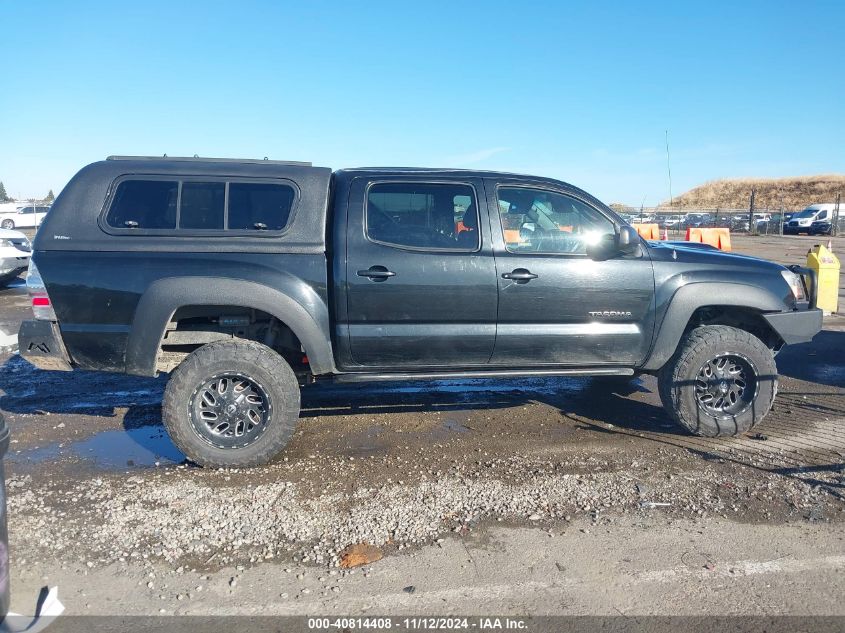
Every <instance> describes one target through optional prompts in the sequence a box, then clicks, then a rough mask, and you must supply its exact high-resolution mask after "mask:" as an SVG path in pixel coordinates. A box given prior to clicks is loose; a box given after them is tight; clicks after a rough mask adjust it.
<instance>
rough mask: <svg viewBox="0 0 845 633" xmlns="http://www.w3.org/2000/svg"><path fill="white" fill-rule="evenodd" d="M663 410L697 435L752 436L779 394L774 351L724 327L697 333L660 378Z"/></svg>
mask: <svg viewBox="0 0 845 633" xmlns="http://www.w3.org/2000/svg"><path fill="white" fill-rule="evenodd" d="M658 390H659V392H660V399H661V401H662V402H663V406H664V407H665V408H666V411H667V412H668V413H669V415H670V416H672V418H674V419H675V421H676V422H678V423H679V424H680V425H681V426H683V427H684V428H686V429H687V430H689V431H690V432H691V433H694V434H695V435H703V436H705V437H718V436H726V435H738V434H740V433H745V432H746V431H749V430H750V429H751V428H752V427H753V426H754V425H755V424H757V423H758V422H760V420H762V419H763V417H764V416H765V415H766V414H767V413H768V412H769V409H771V407H772V402H773V401H774V398H775V394H776V393H777V366H776V365H775V359H774V356H773V355H772V352H771V350H770V349H769V348H768V347H766V345H764V344H763V342H762V341H761V340H760V339H758V338H757V337H756V336H754V335H753V334H751V333H749V332H746V331H744V330H740V329H737V328H733V327H728V326H725V325H707V326H703V327H699V328H696V329H694V330H692V331H691V332H690V333H689V334H687V335H686V337H685V338H684V339H683V340H682V342H681V344H680V345H679V347H678V351H677V352H676V353H675V355H674V356H673V357H672V359H671V360H670V361H669V362H668V363H666V366H664V367H663V369H661V370H660V374H659V375H658Z"/></svg>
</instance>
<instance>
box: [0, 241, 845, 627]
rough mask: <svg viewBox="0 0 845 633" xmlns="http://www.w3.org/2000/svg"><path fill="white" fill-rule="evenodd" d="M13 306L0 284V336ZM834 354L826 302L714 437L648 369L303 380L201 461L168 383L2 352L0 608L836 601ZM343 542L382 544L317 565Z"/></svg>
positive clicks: (394, 608) (841, 384)
mask: <svg viewBox="0 0 845 633" xmlns="http://www.w3.org/2000/svg"><path fill="white" fill-rule="evenodd" d="M817 241H818V240H817V239H808V238H804V237H799V238H776V237H761V238H734V246H735V250H737V251H742V252H748V253H751V254H757V255H760V256H764V257H767V258H770V259H774V260H776V261H781V262H784V263H801V262H803V260H804V254H805V253H806V250H807V248H808V247H809V246H810V245H812V244H813V243H815V242H817ZM836 249H837V251H838V252H845V240H842V239H840V240H839V242H838V244H837V246H836ZM26 314H27V302H26V300H25V294H24V290H23V288H21V287H12V288H9V289H7V290H3V291H0V329H2V330H3V332H6V333H10V332H15V331H16V330H17V324H18V323H19V321H20V319H22V318H25V316H26ZM843 359H845V319H840V318H836V317H833V318H831V319H829V320H828V321H827V322H826V329H825V330H824V331H823V332H822V333H821V334H820V335H819V336H818V337H817V338H816V339H815V341H814V342H813V343H810V344H805V345H798V346H794V347H791V348H788V349H786V350H785V351H784V352H782V353H781V354H780V355H779V356H778V359H777V360H778V368H779V371H780V373H781V385H780V390H779V394H778V397H777V400H776V403H775V407H774V410H773V412H772V413H771V414H770V415H769V417H768V418H767V419H766V421H765V422H764V423H763V425H762V426H761V427H760V428H759V433H756V432H755V434H754V435H753V436H748V437H740V438H734V439H729V440H707V439H702V438H695V437H691V436H689V435H686V434H684V433H682V432H680V431H679V430H678V429H676V428H675V427H674V426H673V425H672V423H671V422H670V421H669V419H668V418H667V416H666V415H665V414H664V413H663V411H662V409H661V408H660V407H659V403H658V398H657V395H656V385H655V381H654V380H653V379H651V378H648V377H647V378H641V379H638V380H636V381H632V382H629V383H615V384H614V383H610V384H609V383H607V382H603V381H599V380H591V379H563V378H561V379H533V380H518V381H499V382H497V381H486V380H467V381H448V382H441V383H439V384H436V385H434V386H432V385H429V384H413V383H395V384H383V385H379V386H378V387H374V388H367V389H362V388H361V387H358V386H356V387H343V386H337V385H332V384H318V385H316V386H313V387H310V388H308V389H307V390H306V391H305V392H304V394H303V414H302V421H301V424H300V427H299V430H298V431H297V433H296V435H295V437H294V439H293V441H292V442H291V444H290V446H289V448H288V449H287V450H286V451H285V452H284V454H283V455H282V456H281V457H280V458H279V459H278V460H277V461H276V462H275V463H274V464H272V465H270V466H267V467H265V468H259V469H255V470H250V471H235V470H231V471H216V472H215V471H205V470H201V469H198V468H194V467H191V466H188V465H185V464H183V463H182V462H183V458H182V456H181V455H180V454H179V453H178V451H177V450H176V449H175V448H174V447H173V446H172V444H170V443H169V441H168V440H167V437H166V435H165V434H164V431H163V429H162V428H161V426H160V409H159V403H160V399H161V394H162V390H163V387H164V380H163V379H156V380H152V379H139V378H128V377H125V376H117V375H108V374H97V373H85V372H74V373H73V374H62V373H45V372H40V371H37V370H35V369H34V368H32V367H31V366H29V365H28V364H27V363H26V362H24V361H22V360H21V359H20V358H19V357H18V356H16V355H15V354H14V353H13V351H11V350H6V351H5V352H3V354H2V356H0V363H2V364H3V370H2V373H0V389H2V392H3V396H2V398H0V408H2V410H3V411H4V412H5V415H6V417H7V420H8V421H9V423H10V425H11V427H12V431H13V440H12V441H13V443H12V445H11V450H10V454H9V455H8V457H7V459H6V465H7V484H8V503H9V521H10V542H11V548H12V582H13V589H12V592H13V609H16V610H19V611H27V610H29V611H31V609H32V605H33V601H34V596H35V594H36V592H37V589H38V588H40V587H41V586H43V585H45V584H50V585H58V586H59V594H60V597H61V598H62V600H63V601H64V603H65V605H66V606H67V609H68V612H70V613H75V614H155V615H158V614H159V613H167V614H172V613H178V614H189V613H190V614H221V613H228V614H233V613H238V614H313V613H333V614H363V613H369V614H379V613H446V612H449V613H492V612H495V613H499V614H504V613H514V614H525V613H533V614H540V613H546V614H569V615H576V614H624V615H632V614H680V613H688V614H750V613H755V614H762V613H765V614H795V615H807V614H838V615H845V603H843V601H842V600H841V597H842V595H843V590H845V574H843V572H845V432H843V429H844V427H845V361H843ZM755 431H756V430H755ZM362 542H366V543H371V544H373V545H376V546H377V547H378V548H379V552H380V553H381V554H383V555H384V558H382V559H381V560H379V561H377V562H373V563H371V564H367V565H364V566H363V567H358V568H356V569H353V570H342V569H340V568H338V567H337V566H336V565H337V562H338V558H339V553H340V552H341V550H343V548H344V547H346V546H348V545H351V544H354V543H362Z"/></svg>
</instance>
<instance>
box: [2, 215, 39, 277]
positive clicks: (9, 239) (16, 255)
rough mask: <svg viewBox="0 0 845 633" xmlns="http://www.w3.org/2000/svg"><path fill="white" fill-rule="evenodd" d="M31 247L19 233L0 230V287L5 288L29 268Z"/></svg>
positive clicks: (24, 236)
mask: <svg viewBox="0 0 845 633" xmlns="http://www.w3.org/2000/svg"><path fill="white" fill-rule="evenodd" d="M31 250H32V247H31V246H30V244H29V240H28V239H27V238H26V235H24V234H23V233H21V232H20V231H7V230H5V229H0V287H3V286H6V285H7V284H8V283H9V282H10V281H12V280H13V279H15V278H17V277H18V275H20V274H21V273H22V272H23V271H25V270H26V269H27V267H28V266H29V256H30V252H31Z"/></svg>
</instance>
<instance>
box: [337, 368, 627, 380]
mask: <svg viewBox="0 0 845 633" xmlns="http://www.w3.org/2000/svg"><path fill="white" fill-rule="evenodd" d="M633 375H634V370H633V369H631V368H630V367H617V368H604V367H594V368H592V369H524V370H508V371H495V370H481V371H450V372H445V371H444V372H413V373H400V374H381V373H379V374H366V373H352V374H337V375H335V376H334V381H335V382H373V381H376V380H379V381H381V380H461V379H466V378H537V377H541V378H542V377H550V376H633Z"/></svg>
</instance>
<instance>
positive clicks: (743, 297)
mask: <svg viewBox="0 0 845 633" xmlns="http://www.w3.org/2000/svg"><path fill="white" fill-rule="evenodd" d="M786 309H788V306H787V305H786V304H785V303H784V301H783V299H782V298H781V297H778V296H777V295H775V294H774V293H772V292H771V291H769V290H767V289H765V288H763V287H760V286H756V285H749V284H739V283H716V282H700V283H692V284H688V285H686V286H682V287H681V288H679V289H678V290H677V291H676V292H675V294H674V295H673V296H672V298H671V300H670V302H669V306H668V307H667V308H666V311H665V314H664V316H663V319H662V320H661V321H660V323H659V325H658V327H657V331H656V334H655V337H654V343H653V344H652V349H651V352H650V354H649V356H648V359H647V360H646V362H645V363H644V364H643V369H645V370H649V371H656V370H658V369H660V368H661V367H662V366H663V365H664V364H666V362H667V361H668V360H669V359H670V358H671V357H672V355H673V354H674V353H675V350H676V349H677V348H678V344H679V343H680V341H681V337H683V335H684V333H685V332H686V331H687V330H688V329H690V328H691V327H696V326H698V325H708V324H710V325H716V324H719V325H732V326H734V327H739V328H740V329H744V330H746V331H748V332H751V333H752V334H754V335H755V336H758V337H759V338H761V339H762V340H763V341H764V342H765V343H766V344H767V345H769V346H770V347H779V346H780V345H782V344H783V341H782V340H781V339H780V337H779V336H778V334H777V332H775V331H774V329H773V328H772V327H771V325H769V323H768V322H767V321H766V320H765V319H764V318H763V314H765V313H767V312H781V311H784V310H786Z"/></svg>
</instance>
